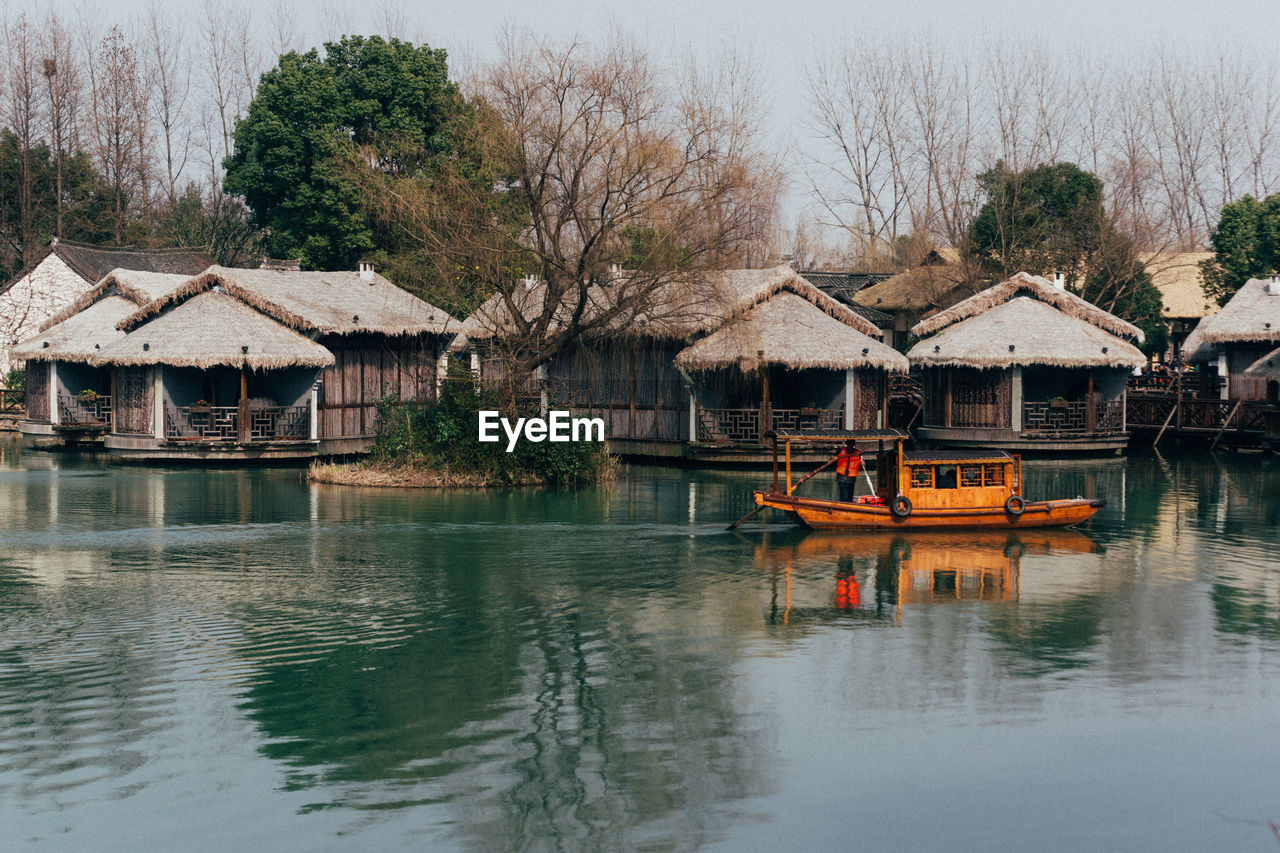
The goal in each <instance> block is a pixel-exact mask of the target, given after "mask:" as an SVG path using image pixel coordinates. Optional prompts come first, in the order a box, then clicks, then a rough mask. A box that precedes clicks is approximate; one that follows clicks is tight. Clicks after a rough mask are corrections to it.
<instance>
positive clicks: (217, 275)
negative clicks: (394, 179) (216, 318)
mask: <svg viewBox="0 0 1280 853" xmlns="http://www.w3.org/2000/svg"><path fill="white" fill-rule="evenodd" d="M217 286H220V287H221V288H222V289H223V290H225V291H226V292H227V293H229V294H231V295H233V296H235V297H236V298H237V299H239V300H240V301H242V302H244V303H245V304H247V305H252V306H253V307H255V308H257V309H259V310H260V311H262V312H263V313H264V314H266V315H268V316H270V317H272V318H273V319H275V320H277V321H279V322H281V323H283V324H285V325H286V326H288V327H289V328H291V329H294V330H296V331H300V332H312V333H316V334H321V335H325V334H338V335H350V334H356V333H358V332H376V333H379V334H383V335H417V334H435V335H444V334H453V333H455V332H457V330H458V321H457V320H454V319H453V318H452V317H450V316H449V315H448V313H446V312H445V311H443V310H441V309H439V308H436V307H435V306H434V305H431V304H430V303H427V302H424V301H423V300H421V299H419V298H418V297H416V296H414V295H413V294H411V293H409V292H408V291H405V290H401V289H400V288H398V287H396V286H395V285H394V284H392V283H391V282H389V281H387V280H386V279H385V278H383V277H382V276H380V275H377V274H376V273H371V274H369V278H368V280H366V279H364V278H362V277H361V273H358V272H346V271H338V272H298V271H291V270H270V269H255V270H246V269H233V268H231V267H219V266H211V267H209V268H208V269H206V270H205V271H204V272H203V273H202V274H200V275H199V276H196V277H195V278H192V279H191V280H190V281H188V282H187V283H186V284H184V285H183V286H182V287H179V288H177V289H176V290H173V291H171V292H170V293H168V294H166V295H165V296H163V297H161V298H159V299H156V300H154V301H152V302H150V303H148V304H146V305H144V306H143V307H142V308H140V309H139V310H138V311H137V312H135V313H134V314H132V315H131V316H129V317H128V318H126V319H125V321H124V322H123V323H122V324H121V328H123V329H125V330H126V331H129V330H131V329H134V328H137V327H138V326H139V325H141V324H142V323H145V322H146V321H147V320H149V319H151V318H152V317H155V316H156V315H158V314H160V313H161V312H163V311H164V310H165V309H166V308H168V307H169V306H171V305H176V304H178V303H181V302H184V301H186V300H188V299H190V298H192V297H193V296H196V295H197V294H200V293H204V292H205V291H207V290H210V289H212V288H214V287H217Z"/></svg>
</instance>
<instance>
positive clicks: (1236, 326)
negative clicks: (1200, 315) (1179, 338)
mask: <svg viewBox="0 0 1280 853" xmlns="http://www.w3.org/2000/svg"><path fill="white" fill-rule="evenodd" d="M1255 343H1261V344H1267V343H1280V283H1273V280H1271V279H1260V278H1251V279H1249V280H1248V281H1247V282H1245V283H1244V285H1242V286H1241V288H1240V289H1239V290H1238V291H1236V294H1235V296H1232V297H1231V300H1230V301H1229V302H1228V303H1227V304H1226V305H1224V306H1222V310H1221V311H1220V312H1219V313H1218V314H1217V315H1216V316H1213V317H1206V318H1205V319H1204V320H1201V321H1200V325H1198V326H1196V329H1195V331H1194V332H1192V333H1191V334H1190V335H1189V336H1188V337H1187V340H1186V343H1185V344H1184V345H1183V352H1185V353H1186V355H1187V358H1188V359H1191V360H1196V361H1207V360H1209V359H1211V358H1213V356H1214V353H1215V352H1216V350H1217V349H1218V348H1219V347H1221V346H1222V345H1225V344H1255Z"/></svg>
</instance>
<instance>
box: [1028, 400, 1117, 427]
mask: <svg viewBox="0 0 1280 853" xmlns="http://www.w3.org/2000/svg"><path fill="white" fill-rule="evenodd" d="M1090 405H1092V406H1093V409H1092V413H1091V412H1090V408H1089V407H1090ZM1022 432H1024V433H1031V434H1037V433H1039V434H1054V435H1110V434H1119V433H1123V432H1124V402H1123V401H1121V400H1095V401H1093V403H1092V404H1090V403H1089V402H1088V401H1085V400H1080V401H1074V400H1055V401H1045V402H1038V401H1031V400H1028V401H1026V402H1024V403H1023V404H1022Z"/></svg>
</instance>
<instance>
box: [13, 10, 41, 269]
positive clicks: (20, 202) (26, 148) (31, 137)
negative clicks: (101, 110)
mask: <svg viewBox="0 0 1280 853" xmlns="http://www.w3.org/2000/svg"><path fill="white" fill-rule="evenodd" d="M5 48H6V53H7V54H8V68H7V69H6V70H7V72H8V73H7V75H6V78H7V81H8V84H9V85H8V92H7V95H8V97H7V98H6V102H5V107H6V109H5V120H6V122H7V123H8V125H9V129H10V131H11V132H12V133H13V135H14V136H15V137H16V141H17V143H18V158H19V165H18V182H17V186H16V187H14V190H15V191H16V192H15V195H16V197H17V198H16V200H17V215H18V223H17V224H18V227H17V229H16V230H15V232H14V233H15V234H16V235H17V236H18V240H19V243H20V245H19V246H16V247H12V248H11V250H12V251H14V252H15V254H16V255H17V256H18V257H19V258H20V259H21V260H22V262H23V263H27V262H29V261H30V260H31V259H32V258H33V257H34V255H35V253H36V252H37V251H39V248H40V247H38V246H36V245H35V242H36V241H35V239H34V238H35V236H36V235H35V174H34V154H33V152H32V149H33V148H34V147H35V146H36V144H37V134H38V133H39V130H40V125H41V124H42V121H43V116H42V114H41V108H42V106H43V104H42V102H41V97H40V90H41V86H40V83H39V75H40V72H39V71H38V70H37V63H38V61H39V60H38V52H39V50H40V42H39V35H38V33H37V32H36V30H35V28H34V27H33V26H32V25H31V23H30V22H29V21H28V20H27V16H26V15H25V14H22V15H19V16H18V19H17V20H16V21H14V23H13V25H12V26H10V27H9V28H8V30H7V31H6V39H5Z"/></svg>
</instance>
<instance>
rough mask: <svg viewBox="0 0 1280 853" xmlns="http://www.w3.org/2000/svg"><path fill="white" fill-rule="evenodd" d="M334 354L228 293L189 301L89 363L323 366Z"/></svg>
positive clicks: (270, 367)
mask: <svg viewBox="0 0 1280 853" xmlns="http://www.w3.org/2000/svg"><path fill="white" fill-rule="evenodd" d="M333 362H334V358H333V354H332V353H330V352H329V350H327V349H325V348H324V347H322V346H320V344H318V343H316V342H315V341H313V340H311V339H310V338H307V337H305V336H303V335H300V334H298V333H297V332H295V331H293V330H292V329H289V328H287V327H286V326H284V325H282V324H281V323H279V322H277V321H276V320H274V319H272V318H271V317H268V316H266V315H265V314H263V313H261V312H260V311H258V310H257V309H256V308H254V307H252V306H250V305H249V304H247V303H245V302H243V301H241V300H240V299H238V298H237V297H235V296H233V295H232V294H230V293H225V292H219V291H208V292H205V293H200V294H198V295H196V296H193V297H191V298H190V299H187V300H186V301H184V302H182V303H181V304H180V305H177V306H175V307H173V308H171V309H169V310H168V311H165V312H164V313H163V314H160V315H159V316H156V317H154V318H152V319H151V320H150V321H148V322H146V323H144V324H142V325H140V326H135V327H134V328H133V330H132V331H131V332H129V334H127V335H126V336H125V337H124V338H123V339H121V340H118V341H116V342H114V343H112V344H110V345H108V346H104V347H103V348H102V349H101V350H100V351H99V352H98V353H97V354H96V355H95V356H94V357H93V358H92V359H90V362H89V363H90V364H93V365H95V366H98V365H108V364H109V365H118V366H143V365H153V364H162V365H167V366H171V367H195V368H199V369H201V370H207V369H209V368H211V367H247V368H250V369H252V370H277V369H280V368H285V367H311V368H321V367H328V366H329V365H331V364H333Z"/></svg>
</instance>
